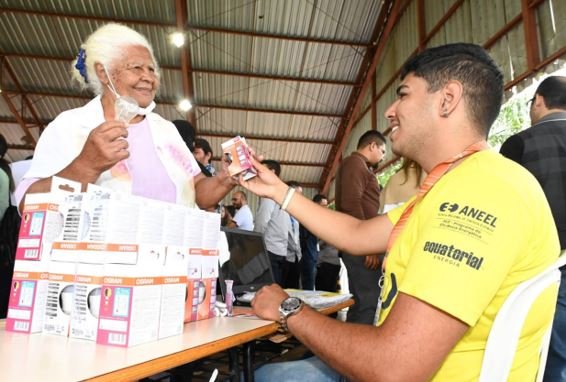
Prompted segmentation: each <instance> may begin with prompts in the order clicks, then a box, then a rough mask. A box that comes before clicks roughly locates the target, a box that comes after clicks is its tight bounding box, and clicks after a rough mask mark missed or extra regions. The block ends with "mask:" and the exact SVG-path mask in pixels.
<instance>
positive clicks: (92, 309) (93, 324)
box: [69, 263, 104, 341]
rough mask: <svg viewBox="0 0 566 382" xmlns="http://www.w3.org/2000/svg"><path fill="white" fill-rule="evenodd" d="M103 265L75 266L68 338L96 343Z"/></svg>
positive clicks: (83, 264) (82, 264)
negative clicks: (73, 295) (75, 272)
mask: <svg viewBox="0 0 566 382" xmlns="http://www.w3.org/2000/svg"><path fill="white" fill-rule="evenodd" d="M103 276H104V265H102V264H85V263H79V264H77V274H76V276H75V299H74V304H73V310H72V312H71V328H70V331H69V337H73V338H82V339H85V340H90V341H96V333H97V330H98V316H99V311H100V302H101V301H100V300H101V299H100V296H101V287H102V279H103Z"/></svg>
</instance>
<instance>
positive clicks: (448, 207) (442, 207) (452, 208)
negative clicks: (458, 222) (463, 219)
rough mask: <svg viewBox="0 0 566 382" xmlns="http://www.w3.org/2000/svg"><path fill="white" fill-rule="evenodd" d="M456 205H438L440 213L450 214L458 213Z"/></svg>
mask: <svg viewBox="0 0 566 382" xmlns="http://www.w3.org/2000/svg"><path fill="white" fill-rule="evenodd" d="M458 207H459V206H458V204H457V203H448V202H446V203H442V204H441V205H440V211H442V212H445V211H450V212H456V211H458Z"/></svg>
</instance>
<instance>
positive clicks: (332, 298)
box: [237, 289, 352, 309]
mask: <svg viewBox="0 0 566 382" xmlns="http://www.w3.org/2000/svg"><path fill="white" fill-rule="evenodd" d="M285 292H287V293H288V294H289V296H291V297H298V298H300V299H301V300H303V301H304V302H305V304H307V305H309V306H311V307H313V308H315V309H322V308H328V307H330V306H333V305H336V304H340V303H342V302H344V301H347V300H348V299H350V298H352V295H351V294H349V293H348V294H343V293H334V292H326V291H323V290H300V289H285ZM254 296H255V292H246V293H244V294H243V295H241V296H238V297H237V298H238V301H241V302H247V303H249V302H251V301H252V300H253V298H254Z"/></svg>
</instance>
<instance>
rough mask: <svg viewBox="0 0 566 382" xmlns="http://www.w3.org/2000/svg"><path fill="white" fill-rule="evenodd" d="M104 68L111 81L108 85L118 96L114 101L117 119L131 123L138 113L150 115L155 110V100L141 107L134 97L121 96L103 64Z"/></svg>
mask: <svg viewBox="0 0 566 382" xmlns="http://www.w3.org/2000/svg"><path fill="white" fill-rule="evenodd" d="M103 68H104V71H105V72H106V76H107V77H108V81H109V83H108V84H107V85H106V86H108V89H110V91H111V92H112V93H113V94H114V96H115V97H116V101H115V102H114V113H115V118H116V120H118V121H122V122H124V123H130V121H131V120H132V119H133V118H134V117H135V116H136V115H148V114H149V113H151V112H152V111H153V109H155V106H156V105H155V102H154V101H151V103H150V104H149V106H147V107H145V108H143V107H140V105H139V104H138V102H137V101H136V100H135V99H133V98H132V97H128V96H121V95H120V94H118V92H117V91H116V88H115V87H114V83H112V79H111V78H110V74H109V73H108V71H107V70H106V66H103Z"/></svg>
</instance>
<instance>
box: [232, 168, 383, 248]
mask: <svg viewBox="0 0 566 382" xmlns="http://www.w3.org/2000/svg"><path fill="white" fill-rule="evenodd" d="M252 161H253V164H254V167H255V168H256V169H257V171H258V176H257V177H255V178H252V179H251V180H249V181H243V180H241V181H240V184H241V185H242V186H243V187H245V188H247V189H248V190H250V191H251V192H253V193H255V194H257V195H259V196H265V197H268V198H270V199H272V200H273V201H275V202H276V203H278V204H279V205H281V203H283V199H284V198H285V195H286V193H287V190H288V189H289V186H287V185H286V184H285V183H283V182H282V181H281V180H280V179H279V178H277V176H276V175H275V174H274V173H273V172H271V171H270V170H269V169H268V168H267V167H265V166H263V165H262V164H261V163H259V162H257V161H256V160H255V159H252ZM264 202H267V200H262V202H261V204H260V208H259V210H258V213H257V215H256V228H255V230H256V231H258V232H263V231H262V230H261V225H262V218H261V213H262V211H261V209H262V205H263V204H264ZM273 203H274V202H272V204H273ZM276 208H279V207H276ZM287 211H288V212H289V213H290V214H291V215H293V216H294V217H295V218H296V219H297V220H298V221H299V222H300V223H302V224H303V225H304V226H305V227H306V228H307V229H308V230H309V231H310V232H311V233H312V234H313V235H315V236H316V237H318V238H320V239H322V240H324V241H326V242H327V243H330V244H331V245H332V246H334V247H336V248H337V249H340V250H343V251H345V252H348V253H350V254H352V255H367V254H374V253H383V252H385V250H386V248H387V240H388V239H389V234H390V233H391V230H392V229H393V224H392V223H391V221H390V220H389V218H388V217H387V216H386V215H382V216H377V217H375V218H372V219H369V220H359V219H356V218H354V217H352V216H349V215H346V214H343V213H340V212H336V211H332V210H331V209H329V208H326V207H322V206H320V205H318V204H317V203H314V202H313V201H311V200H309V199H307V198H305V197H304V196H303V195H301V194H299V193H294V195H293V197H292V198H291V201H290V203H289V205H288V206H287ZM258 224H259V226H258Z"/></svg>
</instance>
